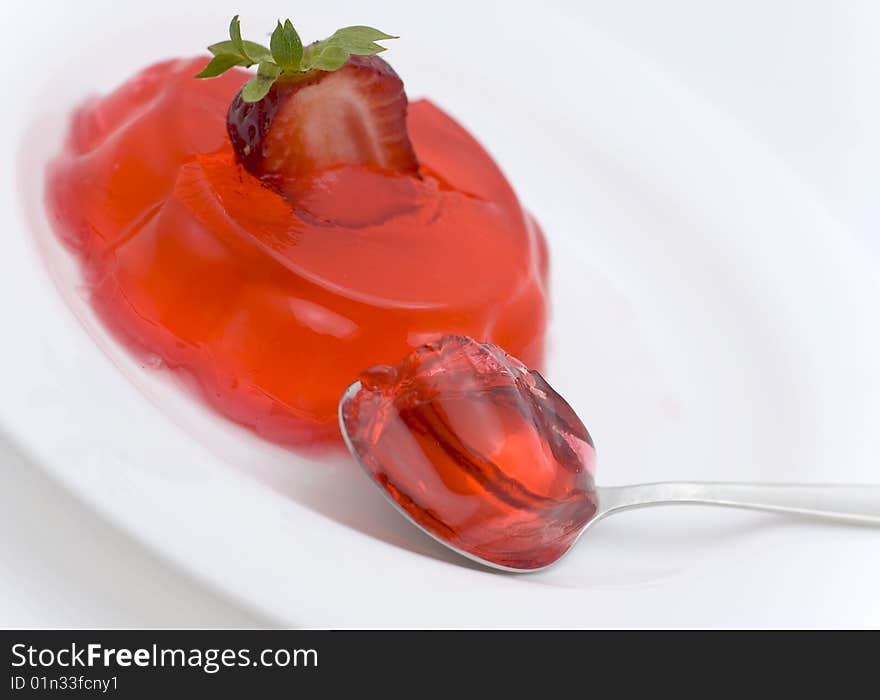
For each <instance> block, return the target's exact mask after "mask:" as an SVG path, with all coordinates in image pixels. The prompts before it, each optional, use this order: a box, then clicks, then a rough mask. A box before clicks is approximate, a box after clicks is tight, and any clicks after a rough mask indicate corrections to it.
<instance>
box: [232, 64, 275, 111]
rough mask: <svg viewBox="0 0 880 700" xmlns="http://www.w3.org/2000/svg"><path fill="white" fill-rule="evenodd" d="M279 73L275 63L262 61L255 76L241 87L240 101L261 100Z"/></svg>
mask: <svg viewBox="0 0 880 700" xmlns="http://www.w3.org/2000/svg"><path fill="white" fill-rule="evenodd" d="M279 75H281V69H280V68H279V67H278V66H277V65H275V64H274V63H270V62H269V61H263V62H262V63H261V64H260V66H259V68H257V74H256V76H254V77H253V78H251V79H250V80H249V81H248V82H247V83H245V86H244V87H243V88H242V90H241V99H242V101H244V102H259V101H260V100H262V99H263V98H264V97H265V96H266V93H267V92H269V88H271V87H272V84H273V83H274V82H275V81H276V80H277V79H278V76H279Z"/></svg>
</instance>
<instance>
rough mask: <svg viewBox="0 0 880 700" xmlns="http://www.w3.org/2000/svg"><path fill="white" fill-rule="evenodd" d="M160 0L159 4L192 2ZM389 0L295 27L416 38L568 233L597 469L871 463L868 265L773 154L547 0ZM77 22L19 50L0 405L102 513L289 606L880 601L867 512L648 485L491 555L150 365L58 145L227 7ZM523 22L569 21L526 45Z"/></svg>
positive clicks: (540, 206) (547, 612) (357, 622)
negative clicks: (809, 514) (73, 248)
mask: <svg viewBox="0 0 880 700" xmlns="http://www.w3.org/2000/svg"><path fill="white" fill-rule="evenodd" d="M194 4H195V5H199V4H200V3H194ZM267 4H268V5H270V7H269V8H267V9H274V5H273V4H272V3H267ZM164 5H165V3H155V4H154V5H153V6H152V9H151V12H153V13H154V14H155V15H156V16H165V15H163V12H165V11H166V10H167V11H168V12H171V13H172V14H175V13H173V11H171V10H168V8H166V7H164ZM204 5H205V6H206V7H207V6H208V4H207V3H204ZM393 5H394V6H393V7H392V6H391V4H388V5H387V6H381V7H377V8H376V10H375V13H374V14H372V10H371V17H370V18H369V19H367V18H363V17H362V14H363V13H362V11H360V10H358V11H356V8H357V5H355V4H354V3H352V7H351V8H347V7H346V6H345V3H334V5H333V12H332V16H322V15H321V12H320V11H319V10H318V9H316V8H314V7H310V8H309V17H308V21H307V22H306V23H301V24H304V33H305V34H308V35H312V34H315V35H317V34H318V33H319V32H326V31H327V30H328V29H329V30H332V29H333V28H334V25H335V24H336V23H337V22H338V21H339V20H340V19H342V20H343V21H344V20H345V19H347V18H355V21H369V22H370V23H374V24H376V25H377V26H380V27H383V28H389V29H393V30H394V31H396V32H397V33H400V34H401V35H403V36H404V37H407V38H408V40H407V39H404V40H401V41H400V42H399V45H395V47H394V51H393V52H392V54H391V57H392V60H393V61H394V63H395V66H396V67H397V68H398V70H399V72H400V73H401V74H402V75H403V76H404V79H405V80H406V81H407V83H408V86H409V90H410V92H411V94H419V93H423V94H430V95H431V96H432V98H434V99H435V101H437V102H439V103H440V104H441V105H442V106H444V107H446V108H447V109H449V110H450V111H451V112H452V113H454V114H456V115H457V116H459V117H460V118H461V119H462V121H463V122H464V123H465V124H467V125H468V126H469V127H470V128H471V129H472V130H473V131H474V132H475V133H476V134H477V135H478V136H479V138H480V139H481V140H483V141H484V143H486V144H487V145H488V147H489V148H490V150H492V151H493V152H494V153H495V154H497V156H498V159H499V161H500V162H501V164H502V165H503V166H504V168H505V169H506V170H507V172H508V174H509V175H510V177H511V179H512V181H513V182H514V184H515V186H516V187H517V189H518V190H519V191H520V193H521V195H522V197H523V199H524V201H525V202H526V203H527V204H528V206H529V207H530V208H531V209H532V210H533V211H535V212H536V214H537V215H538V218H539V219H540V221H541V222H542V224H543V225H544V227H545V229H546V230H547V232H548V234H549V237H550V241H551V248H552V256H553V258H552V259H553V280H554V281H553V299H554V318H553V325H552V331H551V349H552V352H551V361H550V365H549V368H548V372H547V374H548V379H549V380H550V381H551V383H552V384H554V385H555V386H556V388H557V389H558V390H559V391H560V392H561V393H562V394H563V395H564V396H566V397H567V398H568V399H569V400H570V402H571V403H572V404H573V405H574V407H575V408H576V409H577V410H578V411H579V412H580V414H581V415H582V417H583V418H584V420H585V422H586V423H587V424H588V426H589V427H590V429H591V431H592V433H593V435H594V437H595V438H596V442H597V445H598V449H599V458H600V462H599V479H600V482H601V483H608V484H611V483H629V482H636V481H654V480H663V479H727V480H739V479H743V480H755V479H765V480H771V481H880V470H878V466H877V464H878V462H877V459H876V455H877V454H878V448H880V445H878V438H877V433H878V431H877V430H876V425H877V424H878V420H880V398H878V397H880V363H878V361H877V359H876V358H878V357H880V324H878V322H877V319H876V312H872V310H871V308H870V307H871V306H873V300H876V299H877V298H878V296H877V295H878V291H880V289H878V286H877V284H876V282H875V281H874V280H875V279H876V277H877V270H876V269H871V268H870V267H869V265H870V263H869V262H868V261H867V257H866V256H865V255H864V253H863V251H862V250H861V249H860V248H859V247H858V246H857V244H856V243H855V242H854V241H853V240H852V239H851V238H850V237H849V236H848V235H846V234H845V233H844V232H843V231H841V230H840V228H839V227H838V226H836V225H835V223H834V222H833V221H831V220H830V219H829V218H828V217H827V216H826V214H825V213H824V211H823V210H822V209H821V208H820V207H819V206H817V205H816V203H814V202H812V201H811V200H810V198H809V197H808V196H807V195H806V193H805V190H803V189H801V187H800V186H799V185H798V183H796V182H795V181H794V180H793V178H792V177H791V175H790V173H789V172H788V171H787V170H786V169H785V168H784V167H783V166H782V165H781V164H780V163H778V162H776V161H774V160H773V159H772V158H771V157H769V156H768V155H767V154H766V153H765V152H764V151H763V150H762V149H761V148H759V147H758V146H757V145H756V144H755V143H754V142H753V141H752V140H750V138H749V137H748V135H747V134H745V133H744V132H743V131H741V130H740V129H739V128H738V127H737V126H736V125H735V124H732V123H730V122H729V121H728V120H726V119H725V118H724V117H723V116H722V115H720V114H718V113H716V112H715V111H713V110H712V109H711V108H709V107H708V106H706V105H704V104H702V103H700V102H699V101H697V100H696V99H694V98H693V97H692V96H690V95H689V94H687V93H686V92H684V91H683V90H682V89H681V88H680V87H678V86H677V85H676V84H674V83H673V82H671V81H669V80H668V79H666V78H665V77H664V76H662V75H660V74H657V73H656V72H655V71H654V70H652V69H651V68H650V67H647V66H645V65H642V64H640V63H639V62H638V61H637V60H636V59H635V58H634V57H633V56H632V55H630V54H628V53H626V52H625V51H623V50H622V49H621V48H620V47H617V46H615V45H614V44H612V43H610V42H608V41H607V40H605V39H603V38H602V37H601V36H598V35H596V34H595V33H593V32H591V31H590V30H589V29H588V28H587V27H584V26H582V23H578V22H576V21H574V19H573V18H565V17H558V16H556V15H555V14H554V12H553V11H552V8H547V10H546V12H543V11H542V13H541V14H542V16H541V17H539V18H531V17H528V16H527V15H525V14H523V13H522V12H520V10H519V8H513V7H511V8H510V9H509V11H506V12H505V14H504V16H503V17H501V16H499V17H492V16H491V15H489V14H487V13H488V10H483V9H479V10H478V9H476V7H474V5H475V3H470V5H467V6H466V7H467V8H468V9H467V10H465V6H463V7H462V8H460V11H457V10H455V9H454V8H452V9H450V8H447V10H446V11H444V12H443V13H442V15H438V16H430V17H420V16H419V15H420V14H422V12H423V11H424V10H422V11H421V12H420V11H419V9H418V7H411V5H416V6H417V5H418V4H417V3H409V4H402V3H401V4H398V3H394V4H393ZM170 6H171V5H170V4H169V7H170ZM276 11H279V12H284V11H285V10H284V9H283V8H281V7H280V6H279V8H278V9H277V10H276ZM19 12H20V13H21V14H22V16H21V17H17V18H16V21H17V22H18V23H19V24H22V25H23V26H28V25H27V23H28V22H31V23H34V24H33V25H32V26H38V25H37V24H36V22H37V19H36V18H35V17H33V16H27V15H26V14H25V13H28V12H30V13H32V14H34V12H35V10H33V9H32V8H22V9H21V10H19ZM132 12H134V11H132ZM176 14H179V13H176ZM195 14H198V13H195ZM264 14H268V12H267V13H264ZM463 16H468V17H469V18H470V19H469V23H468V25H467V26H464V27H462V26H459V25H460V22H461V18H462V17H463ZM269 17H271V15H269ZM69 20H70V23H71V24H65V23H64V22H61V21H59V22H57V23H56V24H55V25H52V26H51V27H49V28H48V29H47V30H46V33H48V32H50V31H57V38H58V40H59V41H63V42H64V47H65V48H64V50H65V52H66V54H67V55H71V56H76V57H77V58H76V70H70V69H68V70H67V72H58V71H59V70H62V71H63V68H62V69H58V68H57V66H55V65H54V64H52V65H50V64H49V63H48V62H47V64H46V65H45V66H41V65H39V64H37V65H29V66H28V71H27V76H26V78H27V80H26V79H25V78H23V77H22V76H21V75H14V74H12V75H10V76H9V81H8V82H7V84H8V85H10V84H11V88H9V89H11V90H17V91H18V92H17V93H16V94H18V95H19V97H20V99H18V100H17V101H13V102H11V103H10V104H9V105H7V107H6V108H5V110H6V113H5V115H4V116H3V120H4V123H3V124H2V126H3V128H4V131H5V133H6V134H7V135H9V136H11V137H13V138H15V143H16V144H17V147H18V148H19V151H18V153H17V158H16V162H15V168H14V170H13V172H12V173H5V174H4V175H3V177H4V178H6V181H4V182H3V183H2V184H3V185H4V187H3V190H4V193H3V195H2V196H3V197H5V199H4V205H3V207H2V214H3V216H4V223H5V226H4V236H3V238H2V244H0V246H2V247H0V253H2V255H0V280H2V281H0V285H2V288H0V289H2V294H0V313H2V318H3V322H4V328H5V329H6V333H5V338H4V340H5V342H4V343H3V344H2V347H0V357H2V362H0V372H2V375H0V379H2V386H3V392H2V398H0V428H2V430H3V432H4V433H5V434H6V435H7V436H8V437H9V438H10V439H12V440H13V441H14V442H16V443H17V444H18V445H19V446H20V447H21V448H22V449H23V450H25V451H26V452H27V454H29V455H30V456H31V457H32V458H33V459H34V461H35V463H38V464H40V465H41V466H42V467H44V468H45V469H47V470H48V471H49V472H50V473H52V474H53V475H55V476H56V477H57V478H58V479H59V480H61V481H62V482H63V483H65V484H66V485H67V486H68V487H69V488H70V489H71V490H72V491H74V492H75V493H77V494H79V495H80V496H81V497H82V498H83V499H84V500H85V501H87V502H88V503H90V504H91V505H93V506H94V507H95V508H96V509H97V510H98V511H100V512H101V513H103V514H104V515H105V516H106V517H107V518H108V519H110V520H111V521H112V522H114V523H116V524H117V525H118V526H119V527H121V528H123V529H124V530H126V531H127V532H129V533H131V534H132V535H134V536H135V537H137V538H138V539H140V540H141V541H143V542H145V543H147V544H148V545H150V546H151V547H152V548H154V549H155V550H156V551H158V552H160V553H161V554H162V555H163V556H165V557H166V558H167V559H168V560H169V561H172V562H174V563H176V564H177V565H179V566H181V567H183V568H184V569H186V570H187V571H189V572H191V573H193V574H195V575H196V576H197V577H199V578H200V579H201V580H203V581H205V582H206V583H208V584H209V585H211V586H215V587H217V588H218V589H221V590H223V591H225V592H226V593H228V594H230V595H232V596H234V597H235V598H236V599H238V600H240V601H241V602H242V603H243V604H246V605H249V606H252V607H254V608H257V609H259V610H261V611H262V612H264V613H265V614H268V615H270V616H271V617H272V618H273V619H277V620H279V621H280V622H282V623H285V624H291V625H307V626H375V625H381V626H423V625H431V626H509V625H510V626H639V627H642V626H702V625H797V626H803V625H870V626H877V625H880V599H878V597H877V595H876V591H877V590H878V589H880V537H878V536H877V532H876V531H872V530H870V529H859V528H846V527H839V526H827V525H816V524H811V523H803V522H794V521H791V520H786V519H782V518H776V517H772V516H762V515H755V514H746V513H736V512H731V511H721V512H715V511H713V510H710V509H702V508H699V509H696V508H695V509H681V508H679V509H675V508H671V509H648V510H645V511H642V512H638V513H634V514H628V515H622V516H620V517H619V518H618V517H616V518H613V519H611V520H609V521H607V522H605V523H603V524H602V525H601V526H599V527H597V528H596V529H595V530H592V531H591V532H590V534H589V535H588V536H587V537H586V538H585V539H584V540H583V541H582V542H581V543H580V544H579V545H578V546H577V549H576V551H574V552H573V553H572V554H571V555H570V556H569V557H567V558H566V559H565V560H563V561H562V562H561V563H560V564H559V565H558V566H556V567H554V568H552V569H550V570H548V571H546V572H543V573H540V574H536V575H531V576H508V575H502V574H497V573H491V572H487V571H483V570H481V569H476V568H472V567H470V566H469V565H467V564H466V563H464V562H461V561H459V560H458V559H456V558H454V557H453V556H451V555H448V554H447V553H446V552H445V551H444V550H443V549H442V548H440V547H439V545H435V544H434V543H433V542H432V541H430V540H428V539H427V538H426V537H423V536H422V535H421V534H420V533H418V532H416V531H415V530H414V529H413V528H411V527H410V526H408V525H407V524H406V523H404V522H403V521H402V520H401V519H400V518H399V516H398V515H397V514H396V513H394V512H393V511H392V510H391V509H390V508H389V507H388V505H387V504H386V503H385V501H384V499H383V498H382V497H381V495H380V494H378V493H377V492H375V491H374V490H373V487H372V486H371V485H370V484H369V482H368V480H367V478H366V477H365V476H363V475H362V474H360V472H359V471H358V470H357V469H356V468H355V467H354V465H353V464H351V463H350V462H348V461H347V460H345V459H342V458H338V459H335V460H331V461H330V462H316V461H308V460H306V459H304V458H302V457H300V456H298V455H296V454H294V453H291V452H286V451H284V450H281V449H278V448H275V447H273V446H271V445H267V444H265V443H263V442H260V441H259V440H257V439H256V438H255V437H253V436H252V435H250V434H249V433H246V432H245V431H242V430H238V429H236V428H234V427H232V426H230V425H229V424H227V423H226V422H224V421H223V420H221V419H219V418H217V417H215V416H214V415H212V414H210V413H208V412H207V411H206V410H204V409H203V408H202V407H201V406H200V405H199V404H197V403H196V402H194V401H193V400H192V399H190V398H189V397H188V396H187V395H186V394H184V393H182V392H180V391H179V389H178V388H177V387H175V386H174V385H173V382H171V381H169V378H168V377H167V376H165V375H162V374H161V373H156V372H155V371H151V370H145V369H143V368H141V367H139V366H138V365H137V364H136V363H135V362H133V361H132V360H131V358H129V357H128V356H127V355H126V354H125V353H124V352H122V351H121V350H120V349H119V348H118V347H117V346H116V345H115V344H114V343H113V342H112V341H111V340H110V339H109V338H108V337H107V336H106V334H105V333H104V332H103V330H102V328H101V327H100V325H98V324H97V323H96V322H95V319H94V318H93V317H92V315H91V313H90V310H89V308H88V306H87V305H86V304H84V303H83V302H82V301H81V295H80V294H79V293H78V290H77V288H76V285H77V280H76V275H75V267H74V266H73V265H72V264H71V261H70V259H69V257H68V256H67V254H66V253H65V252H64V251H63V250H61V249H60V247H59V246H58V244H57V243H56V242H55V239H54V237H53V236H52V234H51V232H50V231H49V229H48V224H47V222H46V218H45V213H44V210H43V207H42V202H41V196H42V193H41V186H42V185H41V178H42V170H43V167H44V164H45V160H46V158H48V157H49V156H50V155H51V154H52V153H53V152H54V150H55V149H56V148H57V147H58V141H59V139H60V135H61V133H62V131H63V125H64V119H65V114H66V113H67V111H68V110H69V109H70V107H71V106H72V105H73V104H75V103H76V101H78V100H79V99H81V98H82V97H83V96H84V95H85V94H87V93H88V92H90V91H96V90H100V89H106V88H109V87H110V86H111V85H113V84H115V83H116V82H118V81H119V80H120V79H122V78H123V77H124V76H126V75H127V74H129V73H130V72H132V71H134V70H135V69H137V68H138V67H139V66H141V65H143V64H145V63H147V62H150V61H151V60H154V59H158V58H161V57H164V56H166V55H171V54H175V53H186V52H187V51H188V50H189V51H191V50H192V49H193V48H196V47H198V46H201V45H203V44H205V43H207V42H208V41H211V40H214V39H216V35H217V33H218V32H221V31H223V29H224V27H225V22H226V21H227V18H226V17H223V16H222V15H218V14H217V12H216V11H214V10H208V11H206V12H205V13H204V14H201V15H198V18H197V19H192V20H188V21H183V20H180V21H176V22H172V21H165V22H163V23H162V24H154V25H147V26H144V25H143V23H142V20H141V18H138V17H136V16H134V15H131V14H126V15H125V16H124V17H123V16H120V15H118V14H113V13H108V14H106V15H104V16H103V18H102V19H100V20H93V21H94V24H93V25H92V26H91V28H90V30H89V33H88V34H86V33H84V32H81V31H78V30H77V28H78V27H82V26H83V24H82V23H83V21H84V20H83V19H82V18H81V17H80V16H71V17H70V18H69ZM266 22H267V18H266V16H263V17H262V18H260V17H259V16H257V15H256V14H248V16H247V17H246V18H245V26H246V29H248V28H254V27H261V26H268V25H267V24H266ZM526 22H528V23H529V24H528V27H529V30H530V32H532V33H533V35H535V34H536V35H538V36H548V37H553V41H552V42H546V45H545V44H544V43H541V44H538V45H536V46H535V47H534V48H533V49H532V51H531V53H530V54H529V55H528V56H526V57H523V56H522V34H521V31H522V29H523V27H525V26H527V25H526ZM77 23H79V24H77ZM56 25H57V26H56ZM43 26H45V25H43ZM151 27H152V28H151ZM160 27H161V31H160V30H159V28H160ZM22 34H26V32H22ZM452 36H454V37H455V41H454V42H452V44H453V45H450V41H449V39H448V38H449V37H452ZM94 37H99V38H98V39H95V38H94ZM17 41H18V40H17ZM21 41H23V40H21ZM46 43H47V45H48V44H49V43H50V37H48V36H47V37H46ZM468 47H471V49H469V48H468ZM108 56H113V57H115V58H114V60H113V61H110V60H107V59H108ZM34 60H35V61H37V62H38V61H40V60H41V59H40V58H39V57H36V58H35V59H34ZM43 72H45V73H46V75H47V76H48V78H47V79H48V83H47V84H45V85H42V84H35V83H34V82H33V76H34V75H39V74H41V73H43ZM9 178H12V181H11V182H10V181H9ZM71 311H73V313H71ZM389 359H393V358H389Z"/></svg>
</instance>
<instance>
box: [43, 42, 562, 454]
mask: <svg viewBox="0 0 880 700" xmlns="http://www.w3.org/2000/svg"><path fill="white" fill-rule="evenodd" d="M204 63H205V59H203V58H197V59H180V60H173V61H168V62H165V63H160V64H157V65H154V66H152V67H150V68H147V69H146V70H144V71H143V72H141V73H140V74H138V75H137V76H135V77H134V78H133V79H131V80H130V81H128V82H127V83H125V84H124V85H122V86H121V87H119V88H118V89H117V90H115V91H114V92H112V93H110V94H109V95H107V96H105V97H101V98H98V99H94V100H92V101H90V102H88V103H87V104H85V105H84V106H82V107H81V108H80V109H79V110H78V111H77V112H76V113H75V114H74V115H73V119H72V125H71V128H70V133H69V135H68V137H67V140H66V143H65V146H64V150H63V152H62V153H61V154H60V155H59V156H58V157H57V158H56V159H55V160H54V162H53V163H52V164H51V165H50V168H49V172H48V179H47V204H48V208H49V212H50V216H51V220H52V222H53V225H54V227H55V229H56V231H57V234H58V235H59V236H60V237H61V239H62V240H63V241H64V242H65V243H66V244H67V245H68V246H69V247H70V248H71V249H72V250H73V251H74V252H75V254H76V255H77V256H78V258H79V260H80V262H81V265H82V270H83V273H84V278H85V282H86V288H87V289H88V293H89V294H90V297H91V301H92V303H93V306H94V308H95V309H96V311H97V313H98V314H99V316H100V318H101V319H102V320H103V322H104V323H105V324H106V325H107V326H108V327H109V328H110V329H111V330H112V331H113V333H114V334H115V335H116V336H117V337H118V338H120V339H121V340H123V342H125V343H126V344H127V345H128V346H129V347H130V348H131V349H132V350H134V351H136V352H139V353H143V354H144V355H145V356H149V357H150V358H151V359H153V360H155V359H156V358H158V359H159V360H161V364H163V365H164V366H165V367H167V368H170V369H171V370H174V371H179V372H182V373H185V374H186V375H188V377H189V378H192V379H194V380H195V381H194V382H188V383H189V384H194V385H195V386H197V387H198V388H199V389H200V393H201V394H202V395H203V396H204V398H205V399H206V400H207V401H208V402H209V403H210V404H211V405H212V406H214V407H215V408H216V409H217V410H219V411H220V412H221V413H223V414H224V415H226V416H227V417H229V418H231V419H233V420H235V421H237V422H239V423H241V424H243V425H246V426H248V427H250V428H252V429H253V430H255V431H256V432H258V433H259V434H261V435H262V436H264V437H266V438H269V439H271V440H275V441H278V442H281V443H287V444H292V445H300V446H302V445H307V444H313V443H317V444H324V443H332V442H334V441H338V440H339V430H338V425H337V421H336V406H337V402H338V399H339V396H340V394H341V392H342V391H343V390H344V389H345V387H346V386H348V384H349V383H350V382H351V381H352V379H353V378H354V377H356V376H357V375H358V373H359V372H360V371H361V370H362V369H363V368H364V367H369V366H371V365H374V364H377V363H383V362H388V361H393V360H394V359H395V358H398V357H401V356H403V355H404V354H406V353H407V352H409V351H410V350H411V349H412V348H415V347H417V346H419V345H421V344H422V343H425V342H426V341H429V340H432V339H436V338H438V337H440V336H442V335H444V334H447V333H462V334H467V335H470V336H473V337H476V338H478V339H480V340H485V341H491V342H494V343H498V344H500V345H502V346H504V347H505V348H507V349H508V350H510V351H511V352H512V353H515V354H516V355H518V356H520V357H522V358H523V359H524V360H525V361H527V362H528V363H530V364H531V365H540V363H541V362H542V354H543V341H544V330H545V324H546V317H547V299H546V288H547V255H546V248H545V245H544V239H543V236H542V234H541V232H540V230H539V229H538V227H537V225H536V224H535V223H534V221H533V220H532V219H531V218H530V217H529V216H528V215H527V214H526V213H524V211H523V209H522V207H521V206H520V204H519V202H518V200H517V198H516V195H515V194H514V192H513V191H512V189H511V187H510V186H509V184H508V183H507V181H506V179H505V177H504V176H503V174H502V173H501V172H500V170H499V169H498V168H497V166H496V165H495V164H494V162H493V161H492V159H491V158H490V157H489V156H488V155H487V153H486V152H485V151H484V150H483V149H482V148H481V146H480V145H479V144H478V143H477V142H476V141H475V140H474V139H473V138H472V137H471V136H470V135H469V134H468V133H467V132H466V131H465V130H464V129H463V128H462V127H461V126H459V125H458V124H457V123H456V122H455V121H454V120H453V119H451V118H450V117H449V116H447V115H446V114H445V113H443V112H442V111H441V110H440V109H438V108H437V107H435V106H434V105H433V104H431V103H430V102H427V101H418V102H415V103H413V104H411V105H410V110H409V117H408V128H409V132H410V137H411V139H412V142H413V144H414V147H415V149H416V152H417V155H418V158H419V160H420V163H421V168H420V173H418V174H416V175H411V174H410V175H407V174H394V173H391V172H386V171H382V170H379V169H375V168H370V167H367V166H342V167H335V168H332V169H328V170H323V171H318V172H313V173H309V174H308V175H304V176H303V177H302V178H301V179H300V180H299V181H297V182H296V183H295V187H294V188H293V189H294V192H293V194H288V196H286V197H284V196H281V195H280V194H279V193H278V192H276V191H274V190H273V189H271V188H269V187H266V186H265V185H264V184H263V183H261V182H260V181H259V180H257V179H256V178H254V176H252V175H251V174H249V173H248V172H247V171H245V170H244V169H243V168H242V167H241V166H240V165H239V164H238V163H237V162H236V160H235V157H234V154H233V151H232V148H231V146H230V145H229V141H228V136H227V132H226V124H225V117H226V112H227V107H228V105H229V103H230V101H231V99H232V97H233V96H234V95H235V94H236V92H237V90H238V89H239V87H240V86H241V85H242V84H243V82H244V81H245V80H246V79H247V76H248V74H247V73H245V72H244V71H241V70H238V69H236V70H234V71H230V72H229V73H227V74H225V75H223V76H222V77H219V78H216V79H213V80H196V79H194V78H193V75H194V74H195V73H196V72H198V70H200V68H201V67H202V66H203V65H204Z"/></svg>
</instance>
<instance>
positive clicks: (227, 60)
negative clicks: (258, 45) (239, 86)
mask: <svg viewBox="0 0 880 700" xmlns="http://www.w3.org/2000/svg"><path fill="white" fill-rule="evenodd" d="M244 61H245V59H243V58H242V57H241V56H236V55H235V54H231V53H219V54H217V55H216V56H214V58H212V59H211V62H210V63H208V65H207V66H205V67H204V69H202V72H201V73H199V74H198V75H196V77H197V78H216V77H217V76H218V75H221V74H222V73H225V72H226V71H228V70H229V69H230V68H232V67H233V66H240V65H242V64H243V63H244Z"/></svg>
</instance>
